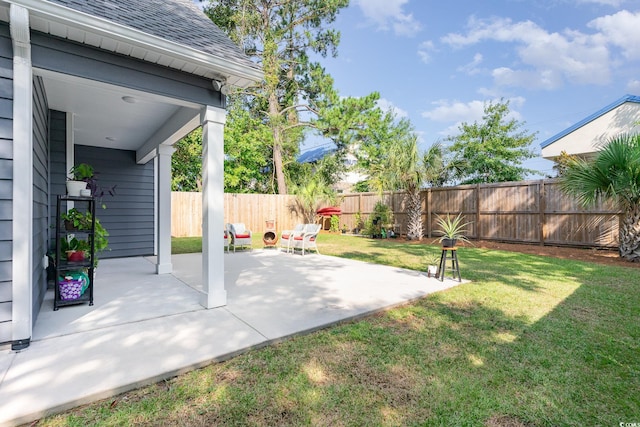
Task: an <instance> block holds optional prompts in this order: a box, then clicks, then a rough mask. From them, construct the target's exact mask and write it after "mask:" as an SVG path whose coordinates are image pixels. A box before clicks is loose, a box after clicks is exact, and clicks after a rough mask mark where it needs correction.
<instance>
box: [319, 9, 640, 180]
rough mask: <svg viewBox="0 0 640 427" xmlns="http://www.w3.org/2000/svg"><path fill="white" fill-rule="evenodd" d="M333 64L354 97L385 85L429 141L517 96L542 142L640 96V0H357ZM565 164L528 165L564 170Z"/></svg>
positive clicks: (388, 100)
mask: <svg viewBox="0 0 640 427" xmlns="http://www.w3.org/2000/svg"><path fill="white" fill-rule="evenodd" d="M334 27H335V28H337V29H338V30H340V32H341V42H340V45H339V48H338V57H337V58H327V59H323V60H322V63H323V65H324V66H325V67H326V69H327V71H328V72H329V74H331V75H332V76H333V78H334V79H335V85H336V87H337V89H338V90H339V91H340V94H341V95H342V96H363V95H366V94H368V93H370V92H372V91H378V92H380V96H381V98H382V99H381V106H383V107H385V108H394V109H395V110H396V113H397V114H398V115H399V116H402V117H408V118H409V119H410V120H411V122H412V123H413V124H414V126H415V128H416V130H417V131H418V132H419V134H420V137H421V144H422V145H423V146H424V147H427V146H429V145H431V144H432V143H434V142H435V141H438V140H442V139H444V138H446V137H447V136H449V135H453V134H455V133H456V132H457V128H458V125H459V124H460V123H461V122H469V123H471V122H474V121H476V120H480V119H481V117H482V112H483V106H484V103H485V102H487V101H496V100H499V99H501V98H504V99H507V100H509V101H510V109H511V111H512V113H513V117H514V118H516V119H518V120H520V121H523V122H525V128H526V129H527V130H529V131H530V132H537V138H536V141H535V142H534V147H533V148H534V149H535V150H536V152H538V153H539V152H540V142H542V141H544V140H546V139H547V138H549V137H551V136H553V135H555V134H556V133H558V132H560V131H562V130H564V129H565V128H567V127H569V126H571V125H572V124H574V123H575V122H577V121H579V120H581V119H583V118H585V117H586V116H588V115H590V114H592V113H594V112H596V111H598V110H600V109H601V108H602V107H604V106H606V105H608V104H610V103H611V102H613V101H615V100H617V99H618V98H620V97H622V96H624V95H625V94H634V95H640V1H638V0H634V1H625V0H546V1H537V0H491V1H477V0H475V1H468V0H451V1H437V2H436V1H425V0H351V4H350V6H349V7H348V8H347V9H344V10H343V11H342V12H341V13H340V15H339V17H338V19H337V21H336V22H335V25H334ZM552 165H553V163H551V162H548V161H545V160H543V159H540V158H538V159H532V160H530V161H528V162H527V163H526V166H527V167H530V168H532V169H537V170H540V171H541V172H542V173H543V174H545V173H552V170H551V167H552Z"/></svg>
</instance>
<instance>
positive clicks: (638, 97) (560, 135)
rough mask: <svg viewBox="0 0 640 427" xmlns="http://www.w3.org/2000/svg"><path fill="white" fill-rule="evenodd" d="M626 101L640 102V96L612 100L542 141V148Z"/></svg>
mask: <svg viewBox="0 0 640 427" xmlns="http://www.w3.org/2000/svg"><path fill="white" fill-rule="evenodd" d="M625 102H634V103H639V104H640V96H635V95H625V96H623V97H622V98H620V99H617V100H616V101H614V102H612V103H611V104H609V105H607V106H606V107H604V108H602V109H600V110H598V111H596V112H595V113H593V114H591V115H590V116H588V117H585V118H584V119H582V120H580V121H579V122H577V123H575V124H574V125H572V126H570V127H568V128H566V129H565V130H563V131H562V132H560V133H558V134H556V135H553V136H552V137H551V138H549V139H547V140H545V141H543V142H541V143H540V147H541V148H545V147H547V146H549V145H551V144H553V143H554V142H556V141H557V140H559V139H560V138H562V137H564V136H567V135H569V134H570V133H571V132H573V131H575V130H576V129H579V128H581V127H582V126H584V125H586V124H587V123H589V122H592V121H594V120H595V119H597V118H598V117H600V116H603V115H605V114H606V113H608V112H609V111H611V110H613V109H614V108H616V107H619V106H620V105H622V104H624V103H625Z"/></svg>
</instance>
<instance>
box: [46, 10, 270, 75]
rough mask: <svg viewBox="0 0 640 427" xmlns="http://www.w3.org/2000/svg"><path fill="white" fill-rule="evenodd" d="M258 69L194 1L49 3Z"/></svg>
mask: <svg viewBox="0 0 640 427" xmlns="http://www.w3.org/2000/svg"><path fill="white" fill-rule="evenodd" d="M48 1H49V2H51V3H56V4H59V5H61V6H66V7H68V8H70V9H74V10H76V11H79V12H83V13H86V14H88V15H92V16H95V17H98V18H103V19H107V20H109V21H112V22H114V23H117V24H121V25H125V26H127V27H131V28H133V29H136V30H139V31H143V32H145V33H147V34H151V35H153V36H157V37H161V38H163V39H165V40H169V41H171V42H175V43H179V44H182V45H185V46H188V47H191V48H194V49H197V50H199V51H202V52H204V53H208V54H211V55H215V56H220V57H223V58H227V59H230V60H233V61H235V62H238V63H240V64H242V65H244V66H250V67H252V68H255V69H260V67H259V66H258V65H257V64H255V63H254V62H252V61H251V60H250V59H249V58H248V57H247V56H246V55H244V53H243V52H242V51H241V50H240V48H238V46H236V45H235V44H233V42H232V41H231V40H230V39H229V38H228V37H227V35H226V34H225V33H224V32H223V31H222V30H220V29H219V28H218V27H217V26H216V25H215V24H214V23H213V22H212V21H211V20H210V19H209V18H208V17H207V16H206V15H205V14H204V13H203V12H202V11H201V10H200V9H199V8H198V7H197V6H196V5H195V4H194V3H193V2H192V1H191V0H90V1H89V0H48Z"/></svg>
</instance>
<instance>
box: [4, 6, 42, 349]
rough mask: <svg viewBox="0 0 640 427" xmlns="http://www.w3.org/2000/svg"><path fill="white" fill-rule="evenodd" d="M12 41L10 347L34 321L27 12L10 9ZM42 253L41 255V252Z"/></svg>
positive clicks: (19, 343)
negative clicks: (11, 287)
mask: <svg viewBox="0 0 640 427" xmlns="http://www.w3.org/2000/svg"><path fill="white" fill-rule="evenodd" d="M9 13H10V21H11V39H12V43H13V215H12V217H13V221H12V222H13V230H12V231H13V256H12V263H11V264H12V272H11V277H12V281H13V303H12V313H11V322H12V326H13V328H12V341H13V342H12V348H13V349H15V350H19V349H21V348H24V347H26V346H28V345H29V341H30V340H31V332H32V323H33V312H32V310H33V302H32V293H33V291H32V287H33V172H32V171H33V106H32V102H33V98H32V93H33V71H32V68H31V40H30V37H29V11H28V10H27V9H26V8H24V7H22V6H17V5H15V4H12V5H11V8H10V12H9ZM43 255H44V254H43Z"/></svg>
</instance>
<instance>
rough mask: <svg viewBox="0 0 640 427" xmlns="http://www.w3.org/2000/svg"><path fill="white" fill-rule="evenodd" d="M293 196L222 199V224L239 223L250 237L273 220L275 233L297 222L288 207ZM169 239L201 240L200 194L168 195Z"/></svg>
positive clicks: (262, 195) (255, 195)
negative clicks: (169, 214) (245, 228)
mask: <svg viewBox="0 0 640 427" xmlns="http://www.w3.org/2000/svg"><path fill="white" fill-rule="evenodd" d="M293 200H294V197H293V196H289V195H278V194H226V193H225V195H224V222H225V223H229V222H243V223H244V224H245V225H246V226H247V228H248V229H249V230H251V231H253V232H254V233H260V234H262V233H263V232H264V231H265V221H267V220H271V219H275V220H276V227H277V229H278V231H280V230H287V229H291V228H293V227H294V226H295V225H296V223H298V222H301V219H300V220H299V219H298V217H297V216H296V214H295V213H293V212H291V209H290V206H291V204H292V202H293ZM171 235H172V236H174V237H187V236H202V193H190V192H175V191H174V192H172V193H171Z"/></svg>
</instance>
